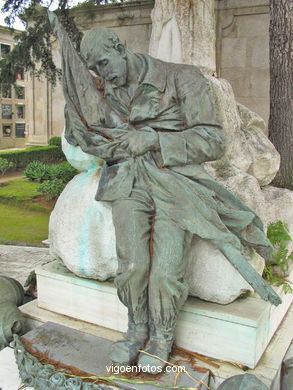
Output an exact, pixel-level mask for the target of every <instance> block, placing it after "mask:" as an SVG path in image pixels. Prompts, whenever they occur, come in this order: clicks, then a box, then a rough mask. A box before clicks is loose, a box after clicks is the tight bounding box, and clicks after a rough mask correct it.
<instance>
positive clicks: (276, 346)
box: [0, 300, 293, 390]
mask: <svg viewBox="0 0 293 390" xmlns="http://www.w3.org/2000/svg"><path fill="white" fill-rule="evenodd" d="M20 309H21V311H22V312H23V314H24V315H25V316H26V318H27V319H29V320H30V325H31V326H32V327H35V326H40V325H41V324H43V323H45V322H47V321H52V322H56V323H59V324H62V325H65V326H67V327H71V328H73V329H77V330H82V331H84V332H87V333H90V334H93V335H97V336H101V337H103V338H107V339H111V340H118V339H119V338H121V333H119V332H115V331H113V330H110V329H106V328H103V327H100V326H97V325H93V324H88V323H86V322H83V321H80V320H76V319H72V318H69V317H66V316H64V315H61V314H57V313H53V312H51V311H49V310H44V309H41V308H39V307H37V301H36V300H34V301H32V302H29V303H27V304H25V305H23V306H22V307H20ZM292 329H293V306H291V308H290V309H289V311H288V313H287V314H286V316H285V317H284V319H283V321H282V323H281V325H280V326H279V328H278V330H277V331H276V333H275V334H274V336H273V338H272V339H271V341H270V343H269V345H268V347H267V349H266V351H265V352H264V354H263V356H262V357H261V359H260V361H259V363H258V364H257V367H256V368H255V369H249V370H247V371H243V369H241V368H240V367H237V366H235V365H233V364H231V363H229V362H224V361H217V360H214V362H216V363H218V365H219V368H214V367H212V366H210V365H208V364H206V363H204V362H202V361H197V363H198V365H199V366H200V367H203V368H208V369H211V370H212V372H213V375H214V380H210V383H209V385H210V388H211V390H215V389H217V387H218V386H219V385H220V384H221V383H222V382H223V381H224V380H226V379H228V378H229V377H231V376H235V375H241V374H244V373H245V372H247V373H249V374H254V375H256V376H257V377H258V378H259V379H260V380H262V381H263V383H265V384H266V385H267V386H268V387H269V389H270V390H280V373H281V366H282V360H283V359H284V363H285V359H287V358H288V357H290V356H291V355H290V351H289V352H287V353H286V351H287V350H288V346H289V345H290V343H291V341H292ZM285 354H286V356H285V358H284V355H285ZM291 354H292V352H291ZM0 356H1V355H0ZM13 364H14V363H13ZM0 367H1V366H0ZM0 372H1V368H0ZM5 390H6V389H5ZM9 390H10V389H9ZM11 390H17V388H15V389H14V388H13V389H11ZM282 390H283V389H282ZM285 390H291V388H290V387H289V389H285Z"/></svg>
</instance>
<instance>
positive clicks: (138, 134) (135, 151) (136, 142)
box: [120, 130, 159, 156]
mask: <svg viewBox="0 0 293 390" xmlns="http://www.w3.org/2000/svg"><path fill="white" fill-rule="evenodd" d="M121 139H122V142H121V145H120V146H121V147H122V148H125V149H126V150H127V151H128V152H129V153H130V154H131V155H132V156H140V155H142V154H145V153H146V152H148V151H151V150H158V149H159V137H158V134H157V133H156V132H155V131H154V130H151V131H150V130H147V131H146V130H134V131H130V132H128V133H127V134H126V135H125V136H123V137H122V138H121Z"/></svg>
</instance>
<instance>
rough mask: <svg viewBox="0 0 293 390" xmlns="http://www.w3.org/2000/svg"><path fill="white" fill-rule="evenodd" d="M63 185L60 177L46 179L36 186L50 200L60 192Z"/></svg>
mask: <svg viewBox="0 0 293 390" xmlns="http://www.w3.org/2000/svg"><path fill="white" fill-rule="evenodd" d="M65 185H66V184H65V183H64V182H63V181H62V180H61V179H53V180H46V181H44V182H43V183H42V184H41V185H40V186H39V187H38V191H39V192H41V193H42V194H44V195H46V196H47V198H48V199H49V200H51V199H54V198H57V197H58V196H59V195H60V194H61V192H62V191H63V190H64V187H65Z"/></svg>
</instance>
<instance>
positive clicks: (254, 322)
mask: <svg viewBox="0 0 293 390" xmlns="http://www.w3.org/2000/svg"><path fill="white" fill-rule="evenodd" d="M36 274H37V283H38V306H39V307H40V308H43V309H46V310H50V311H53V312H56V313H59V314H63V315H66V316H69V317H73V318H76V319H80V320H83V321H86V322H89V323H92V324H96V325H100V326H103V327H105V328H109V329H113V330H118V331H121V332H125V331H126V327H127V311H126V308H125V307H124V306H123V305H122V304H121V303H120V301H119V299H118V297H117V294H116V289H115V286H114V284H113V283H111V282H98V281H95V280H89V279H83V278H79V277H77V276H75V275H74V274H73V273H71V272H70V271H68V269H67V268H66V267H65V266H64V265H63V264H62V263H60V262H59V261H57V260H56V261H53V262H51V263H48V264H46V265H44V266H41V267H38V268H37V269H36ZM292 277H293V270H292V272H291V278H292ZM276 291H277V292H278V293H279V295H281V296H282V299H283V303H282V304H281V305H279V306H278V307H275V306H272V305H271V304H270V303H268V302H264V301H263V300H262V299H260V298H259V297H258V295H256V294H255V295H253V296H251V297H248V298H246V299H238V300H237V301H235V302H233V303H231V304H228V305H219V304H215V303H210V302H204V301H201V300H199V299H196V298H189V299H188V300H187V302H186V304H185V305H184V307H183V309H182V310H181V313H180V316H179V321H178V327H177V331H176V343H177V345H179V346H180V347H183V348H186V349H189V350H192V351H195V352H197V353H200V354H203V355H206V356H210V357H213V358H216V359H220V360H228V361H232V362H237V363H241V364H243V365H245V366H248V367H250V368H254V367H255V366H256V365H257V362H258V361H259V359H260V358H261V356H262V354H263V353H264V351H265V349H266V347H267V345H268V344H269V342H270V340H271V338H272V336H273V335H274V333H275V331H276V330H277V328H278V326H279V324H280V323H281V321H282V319H283V318H284V316H285V314H286V312H287V310H288V308H289V307H290V305H291V303H292V300H293V294H287V295H284V294H283V293H282V288H281V287H280V288H276Z"/></svg>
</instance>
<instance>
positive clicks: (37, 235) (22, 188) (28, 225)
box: [0, 178, 54, 245]
mask: <svg viewBox="0 0 293 390" xmlns="http://www.w3.org/2000/svg"><path fill="white" fill-rule="evenodd" d="M39 185H40V184H39V183H34V182H31V181H29V180H28V179H26V178H18V179H14V180H11V181H9V182H6V183H4V184H2V185H0V239H2V240H8V241H10V240H11V241H16V242H21V243H26V244H37V245H39V244H42V241H43V240H45V239H46V238H47V237H48V225H49V218H50V212H51V210H52V208H53V206H54V205H53V203H49V202H47V201H45V200H44V196H42V195H41V194H40V193H39V192H38V191H37V188H38V187H39Z"/></svg>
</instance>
